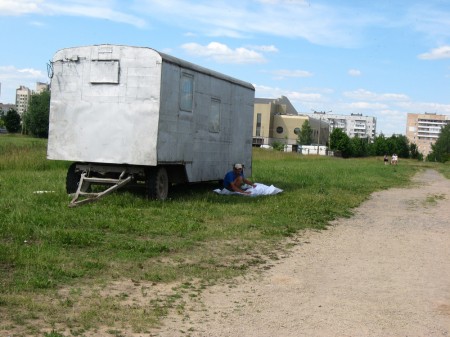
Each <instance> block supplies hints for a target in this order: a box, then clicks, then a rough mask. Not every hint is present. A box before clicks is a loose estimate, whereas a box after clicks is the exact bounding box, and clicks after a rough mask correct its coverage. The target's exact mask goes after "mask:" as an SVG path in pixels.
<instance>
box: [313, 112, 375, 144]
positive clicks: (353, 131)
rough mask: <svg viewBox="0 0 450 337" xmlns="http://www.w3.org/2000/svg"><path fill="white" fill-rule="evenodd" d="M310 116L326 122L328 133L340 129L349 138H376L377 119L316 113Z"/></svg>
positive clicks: (360, 115)
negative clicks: (328, 128)
mask: <svg viewBox="0 0 450 337" xmlns="http://www.w3.org/2000/svg"><path fill="white" fill-rule="evenodd" d="M310 116H313V117H317V118H321V119H322V120H326V121H327V122H328V123H329V125H330V133H331V132H333V130H334V129H341V130H342V131H344V132H345V133H346V134H347V136H349V137H350V138H353V137H359V138H367V139H369V140H373V139H374V138H375V136H376V129H377V119H376V118H375V117H371V116H363V115H362V114H361V113H352V114H350V115H338V114H330V113H327V112H317V111H316V112H314V114H311V115H310Z"/></svg>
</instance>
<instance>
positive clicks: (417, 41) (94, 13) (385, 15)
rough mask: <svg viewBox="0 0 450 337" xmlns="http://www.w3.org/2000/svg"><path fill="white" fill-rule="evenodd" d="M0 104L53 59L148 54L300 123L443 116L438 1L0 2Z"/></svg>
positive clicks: (448, 84) (446, 41)
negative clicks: (214, 75) (244, 87)
mask: <svg viewBox="0 0 450 337" xmlns="http://www.w3.org/2000/svg"><path fill="white" fill-rule="evenodd" d="M0 32H1V33H0V83H1V92H0V102H1V103H14V102H15V89H16V88H18V87H19V86H20V85H25V86H27V87H29V88H30V89H33V90H34V89H35V88H36V82H38V81H40V82H47V83H49V82H50V80H49V78H48V75H47V63H48V62H49V60H51V59H52V57H53V55H54V54H55V53H56V52H57V51H58V50H60V49H63V48H68V47H77V46H86V45H93V44H121V45H131V46H141V47H150V48H153V49H156V50H158V51H160V52H164V53H167V54H170V55H172V56H175V57H178V58H181V59H184V60H187V61H190V62H192V63H195V64H198V65H201V66H203V67H206V68H210V69H213V70H215V71H218V72H221V73H224V74H227V75H229V76H233V77H236V78H238V79H240V80H243V81H247V82H250V83H252V84H253V85H254V86H255V89H256V92H255V96H256V97H258V98H274V99H276V98H279V97H280V96H282V95H284V96H286V97H287V98H288V99H289V100H290V101H291V103H292V104H293V105H294V107H295V108H296V110H297V111H298V112H299V113H307V114H310V113H313V112H314V111H321V112H330V111H331V113H333V114H342V115H349V114H351V113H361V114H363V115H364V116H373V117H376V118H377V134H380V133H383V134H384V135H385V136H390V135H392V134H397V135H398V134H405V133H406V116H407V113H425V112H427V113H437V114H445V115H450V1H449V0H427V1H416V0H377V1H366V0H342V1H335V0H226V1H222V0H195V1H194V0H192V1H191V0H95V1H94V0H0Z"/></svg>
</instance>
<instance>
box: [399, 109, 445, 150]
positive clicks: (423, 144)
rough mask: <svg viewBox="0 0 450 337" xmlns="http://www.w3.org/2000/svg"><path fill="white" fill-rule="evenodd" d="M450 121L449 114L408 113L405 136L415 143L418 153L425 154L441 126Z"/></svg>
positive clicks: (437, 135) (436, 137) (437, 136)
mask: <svg viewBox="0 0 450 337" xmlns="http://www.w3.org/2000/svg"><path fill="white" fill-rule="evenodd" d="M448 123H450V116H446V115H438V114H436V113H423V114H413V113H409V114H408V116H407V120H406V138H407V139H408V141H409V142H410V143H411V144H416V145H417V148H418V150H419V152H420V153H422V154H423V155H424V156H427V155H428V154H429V153H430V152H431V144H433V143H434V142H435V141H436V140H437V139H438V138H439V134H440V133H441V128H442V127H444V126H445V125H446V124H448Z"/></svg>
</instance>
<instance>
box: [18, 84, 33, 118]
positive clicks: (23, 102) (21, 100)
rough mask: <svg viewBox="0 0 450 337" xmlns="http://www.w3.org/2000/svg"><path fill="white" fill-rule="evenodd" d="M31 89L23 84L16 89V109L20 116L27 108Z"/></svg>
mask: <svg viewBox="0 0 450 337" xmlns="http://www.w3.org/2000/svg"><path fill="white" fill-rule="evenodd" d="M30 97H31V90H30V89H29V88H27V87H26V86H24V85H21V86H20V87H19V88H17V89H16V109H17V112H18V114H19V115H20V117H23V115H24V114H25V113H26V112H27V110H28V102H29V101H30Z"/></svg>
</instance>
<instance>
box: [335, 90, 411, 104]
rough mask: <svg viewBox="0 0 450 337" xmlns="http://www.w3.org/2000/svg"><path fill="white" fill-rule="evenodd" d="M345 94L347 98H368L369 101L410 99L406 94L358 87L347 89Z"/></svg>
mask: <svg viewBox="0 0 450 337" xmlns="http://www.w3.org/2000/svg"><path fill="white" fill-rule="evenodd" d="M343 95H344V96H345V97H347V98H350V99H354V100H367V101H371V102H373V101H409V97H408V96H407V95H404V94H392V93H385V94H378V93H374V92H371V91H368V90H365V89H358V90H355V91H346V92H344V93H343Z"/></svg>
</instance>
